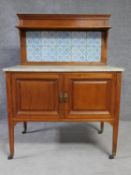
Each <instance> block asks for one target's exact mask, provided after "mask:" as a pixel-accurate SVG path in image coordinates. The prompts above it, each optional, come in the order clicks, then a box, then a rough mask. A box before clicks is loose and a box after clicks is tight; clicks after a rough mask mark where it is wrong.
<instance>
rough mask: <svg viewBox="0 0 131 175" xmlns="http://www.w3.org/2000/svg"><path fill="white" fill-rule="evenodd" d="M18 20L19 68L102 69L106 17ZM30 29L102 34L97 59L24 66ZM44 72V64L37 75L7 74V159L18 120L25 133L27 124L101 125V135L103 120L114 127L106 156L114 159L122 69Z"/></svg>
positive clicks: (30, 17)
mask: <svg viewBox="0 0 131 175" xmlns="http://www.w3.org/2000/svg"><path fill="white" fill-rule="evenodd" d="M18 17H19V25H18V26H17V27H18V28H19V30H20V48H21V63H22V64H24V65H31V64H32V65H38V64H39V65H41V64H43V65H45V66H46V65H82V64H83V65H85V64H87V65H88V64H89V65H106V63H107V46H108V30H109V29H110V26H109V17H110V15H42V14H18ZM32 30H65V31H66V30H70V31H101V32H102V45H101V61H100V62H99V63H96V62H92V63H90V62H86V63H85V62H83V63H80V62H61V63H60V62H59V63H58V62H39V63H37V62H28V61H27V59H26V31H32ZM24 67H25V66H24ZM27 67H28V66H27ZM27 67H26V68H27ZM31 67H33V66H31ZM87 67H88V66H87ZM21 70H22V71H21ZM43 70H44V66H43V68H42V70H40V71H38V72H34V69H32V70H31V72H28V71H26V70H25V69H24V71H23V67H21V68H20V70H19V71H14V72H13V71H10V70H9V71H8V70H7V71H6V85H7V108H8V128H9V147H10V155H9V157H8V158H9V159H12V158H13V156H14V128H15V125H16V124H17V123H19V122H23V123H24V132H23V133H26V130H27V122H100V131H99V133H102V132H103V129H104V122H107V123H109V124H110V125H111V126H112V128H113V137H112V154H111V155H110V156H109V158H110V159H113V158H114V157H115V155H116V150H117V140H118V126H119V109H120V91H121V75H122V73H121V71H120V70H115V71H112V70H111V71H108V72H106V71H103V70H101V71H94V70H93V71H88V69H87V70H85V71H80V70H79V71H75V72H73V71H72V70H71V71H70V72H66V71H61V72H59V71H57V70H56V71H54V72H51V71H49V72H44V71H43ZM73 88H74V89H73ZM52 94H53V95H52ZM54 94H55V95H54ZM84 97H85V100H83V98H84ZM50 99H51V100H50ZM36 100H37V104H36ZM52 106H53V107H52Z"/></svg>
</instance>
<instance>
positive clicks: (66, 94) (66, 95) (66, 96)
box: [63, 92, 68, 103]
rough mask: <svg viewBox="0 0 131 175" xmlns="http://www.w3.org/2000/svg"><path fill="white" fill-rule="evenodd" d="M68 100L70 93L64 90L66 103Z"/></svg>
mask: <svg viewBox="0 0 131 175" xmlns="http://www.w3.org/2000/svg"><path fill="white" fill-rule="evenodd" d="M67 101H68V93H67V92H64V101H63V102H64V103H66V102H67Z"/></svg>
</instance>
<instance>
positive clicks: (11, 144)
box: [8, 122, 14, 159]
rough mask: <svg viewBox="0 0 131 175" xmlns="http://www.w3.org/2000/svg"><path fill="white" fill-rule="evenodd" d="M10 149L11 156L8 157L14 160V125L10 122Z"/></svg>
mask: <svg viewBox="0 0 131 175" xmlns="http://www.w3.org/2000/svg"><path fill="white" fill-rule="evenodd" d="M8 127H9V149H10V154H9V156H8V159H13V157H14V123H13V122H9V125H8Z"/></svg>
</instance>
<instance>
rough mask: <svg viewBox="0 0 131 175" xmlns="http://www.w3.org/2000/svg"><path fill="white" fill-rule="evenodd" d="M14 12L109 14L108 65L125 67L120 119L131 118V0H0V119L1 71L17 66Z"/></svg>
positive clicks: (2, 114) (2, 101)
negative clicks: (110, 26) (110, 27)
mask: <svg viewBox="0 0 131 175" xmlns="http://www.w3.org/2000/svg"><path fill="white" fill-rule="evenodd" d="M16 13H54V14H56V13H58V14H60V13H80V14H84V13H85V14H86V13H95V14H99V13H110V14H111V15H112V18H111V21H110V22H111V25H112V29H111V30H110V35H109V51H108V64H109V65H113V66H122V67H124V68H125V72H124V75H123V83H122V84H123V85H122V96H121V115H120V117H121V119H123V120H130V119H131V117H130V113H131V112H130V109H131V93H130V86H131V79H130V76H131V68H130V67H131V62H130V59H131V58H130V57H131V34H130V32H131V0H67V1H66V0H36V1H34V0H0V119H2V118H6V116H7V113H6V95H5V80H4V74H3V72H2V68H3V67H7V66H12V65H16V64H19V63H20V54H19V35H18V31H17V29H16V28H15V25H16V24H17V22H18V19H17V17H16Z"/></svg>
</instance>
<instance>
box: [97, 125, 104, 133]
mask: <svg viewBox="0 0 131 175" xmlns="http://www.w3.org/2000/svg"><path fill="white" fill-rule="evenodd" d="M103 131H104V122H101V123H100V130H99V131H98V134H102V133H103Z"/></svg>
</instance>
